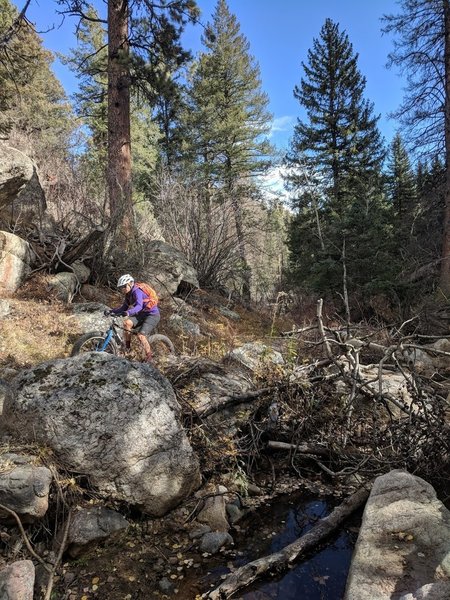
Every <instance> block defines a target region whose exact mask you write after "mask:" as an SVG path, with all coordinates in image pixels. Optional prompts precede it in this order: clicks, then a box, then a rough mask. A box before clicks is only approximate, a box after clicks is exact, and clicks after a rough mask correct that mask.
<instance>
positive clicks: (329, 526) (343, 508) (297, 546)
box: [202, 488, 369, 600]
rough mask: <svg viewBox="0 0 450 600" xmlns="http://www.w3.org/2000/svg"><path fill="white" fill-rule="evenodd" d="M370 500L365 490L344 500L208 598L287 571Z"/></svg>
mask: <svg viewBox="0 0 450 600" xmlns="http://www.w3.org/2000/svg"><path fill="white" fill-rule="evenodd" d="M368 496H369V489H366V488H361V489H360V490H358V491H357V492H355V493H354V494H353V495H352V496H350V497H349V498H347V499H346V500H344V502H343V503H342V504H340V505H339V506H338V507H336V508H335V509H334V510H333V512H332V513H331V514H330V515H328V517H325V518H324V519H321V520H320V521H319V522H318V523H317V525H315V526H314V527H313V528H312V529H311V530H310V531H308V532H307V533H305V535H303V536H302V537H300V538H298V539H297V540H295V542H293V543H292V544H289V545H288V546H286V547H285V548H283V549H282V550H280V551H279V552H275V553H274V554H269V556H264V557H262V558H258V559H257V560H254V561H252V562H249V563H247V564H246V565H244V566H243V567H240V568H239V569H237V570H236V571H234V572H233V573H231V574H230V575H229V576H228V577H227V578H226V579H225V581H223V583H221V584H220V585H219V587H218V588H216V589H215V590H213V591H212V592H209V593H206V594H204V595H203V596H202V597H203V598H206V599H208V600H224V599H225V598H230V597H231V596H232V595H233V594H234V593H235V592H237V591H238V590H240V589H241V588H243V587H245V586H247V585H249V584H250V583H252V582H253V581H255V580H256V579H258V578H259V577H261V575H264V574H266V573H268V572H271V573H272V572H279V571H280V570H281V569H286V568H287V567H288V566H289V565H290V564H291V563H293V562H294V561H295V560H297V558H298V557H299V556H300V555H301V554H303V553H305V552H307V551H308V550H310V549H311V548H314V546H316V545H317V544H318V543H319V542H321V541H322V540H323V539H324V538H326V537H328V536H329V535H330V534H331V533H332V532H333V531H334V530H335V529H337V527H338V526H339V525H340V524H341V523H342V522H343V521H344V520H345V519H346V518H347V517H348V516H349V515H351V513H352V512H354V511H355V510H357V509H358V508H359V507H360V506H362V505H363V504H364V503H365V502H366V500H367V498H368Z"/></svg>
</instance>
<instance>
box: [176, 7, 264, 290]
mask: <svg viewBox="0 0 450 600" xmlns="http://www.w3.org/2000/svg"><path fill="white" fill-rule="evenodd" d="M202 42H203V44H204V46H205V51H204V52H203V53H201V54H200V57H199V59H198V62H197V63H196V65H195V68H194V73H193V78H192V87H191V89H190V103H189V108H188V114H187V115H186V121H185V128H186V132H187V135H188V138H187V139H188V146H187V148H186V151H187V152H186V155H187V156H188V157H189V160H191V161H193V163H194V164H195V165H196V169H197V173H200V174H201V177H202V178H203V180H204V182H205V186H206V188H207V189H208V190H210V191H211V190H214V191H215V193H216V195H217V194H219V196H220V195H222V196H223V197H224V198H227V199H230V200H231V202H232V205H233V209H234V219H235V226H236V231H237V236H238V243H239V251H240V257H241V262H242V274H243V286H242V294H243V296H244V297H245V298H246V299H249V297H250V279H251V272H250V267H249V265H248V262H247V250H246V232H245V228H246V224H245V223H246V216H245V208H244V203H245V199H246V198H248V197H250V196H251V195H252V194H253V193H254V183H253V177H254V176H255V175H258V174H261V173H262V172H264V171H265V170H266V169H267V168H268V166H269V164H270V155H271V153H272V149H271V147H270V145H269V144H268V142H267V137H266V135H267V134H268V132H269V127H270V121H271V115H270V114H269V112H268V110H267V107H268V97H267V95H266V94H265V93H263V92H262V90H261V78H260V71H259V66H258V64H257V63H256V62H255V60H254V58H253V57H252V56H251V55H250V53H249V43H248V41H247V40H246V38H245V37H244V35H242V33H241V32H240V26H239V23H238V22H237V20H236V17H235V16H234V15H233V14H231V13H230V11H229V8H228V6H227V3H226V2H225V0H219V1H218V3H217V5H216V9H215V12H214V14H213V20H212V22H211V23H209V24H208V25H207V26H206V29H205V33H204V36H203V38H202Z"/></svg>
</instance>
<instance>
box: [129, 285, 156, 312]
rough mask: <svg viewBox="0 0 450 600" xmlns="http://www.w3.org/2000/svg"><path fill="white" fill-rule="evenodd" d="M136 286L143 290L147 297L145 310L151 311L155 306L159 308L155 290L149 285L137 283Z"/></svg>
mask: <svg viewBox="0 0 450 600" xmlns="http://www.w3.org/2000/svg"><path fill="white" fill-rule="evenodd" d="M134 285H135V286H137V287H138V288H139V289H140V290H142V291H143V292H144V294H145V296H146V298H145V299H144V308H145V309H146V310H151V309H152V308H154V307H155V306H158V296H157V294H156V292H155V290H154V289H153V288H152V287H150V286H149V285H148V283H143V282H141V283H138V282H136V283H135V284H134Z"/></svg>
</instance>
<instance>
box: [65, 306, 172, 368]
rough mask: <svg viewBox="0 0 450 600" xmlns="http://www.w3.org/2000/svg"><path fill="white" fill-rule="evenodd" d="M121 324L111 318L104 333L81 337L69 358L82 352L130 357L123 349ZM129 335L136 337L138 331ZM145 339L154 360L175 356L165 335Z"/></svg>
mask: <svg viewBox="0 0 450 600" xmlns="http://www.w3.org/2000/svg"><path fill="white" fill-rule="evenodd" d="M121 322H122V321H121V320H120V319H119V318H118V317H116V316H111V323H110V325H109V328H108V329H107V330H106V331H90V332H89V333H85V334H84V335H82V336H81V337H80V338H78V340H77V341H76V342H75V343H74V345H73V347H72V352H71V356H76V355H77V354H81V353H83V352H108V353H109V354H114V355H115V356H126V357H127V358H128V357H130V353H129V351H127V349H126V347H125V340H124V336H123V332H124V328H123V327H122V325H121ZM130 333H132V334H134V335H136V333H138V331H133V330H131V332H130ZM147 339H148V343H149V344H150V347H151V349H152V354H153V356H154V357H155V359H156V360H158V359H160V358H162V357H164V356H167V355H169V354H175V347H174V345H173V343H172V340H170V339H169V338H168V337H167V336H166V335H162V334H160V333H154V334H152V335H149V336H148V338H147ZM131 358H132V356H131Z"/></svg>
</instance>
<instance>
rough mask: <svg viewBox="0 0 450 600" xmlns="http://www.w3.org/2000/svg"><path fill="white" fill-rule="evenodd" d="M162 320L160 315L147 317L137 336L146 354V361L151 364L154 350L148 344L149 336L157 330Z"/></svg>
mask: <svg viewBox="0 0 450 600" xmlns="http://www.w3.org/2000/svg"><path fill="white" fill-rule="evenodd" d="M159 320H160V315H159V314H154V315H147V316H145V317H144V318H143V319H142V321H141V326H140V329H139V333H138V334H137V336H138V339H139V341H140V342H141V345H142V348H143V349H144V352H145V360H146V361H147V362H151V361H152V359H153V355H152V350H151V348H150V344H149V343H148V339H147V336H148V335H150V333H151V332H152V331H153V330H154V329H155V327H156V326H157V325H158V323H159Z"/></svg>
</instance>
